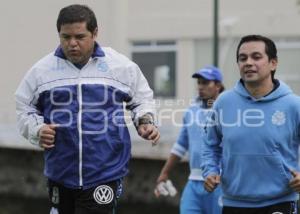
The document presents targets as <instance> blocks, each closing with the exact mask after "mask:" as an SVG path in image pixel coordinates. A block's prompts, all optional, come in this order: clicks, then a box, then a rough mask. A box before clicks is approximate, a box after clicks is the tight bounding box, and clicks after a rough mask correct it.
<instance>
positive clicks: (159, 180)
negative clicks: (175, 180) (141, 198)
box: [154, 173, 169, 198]
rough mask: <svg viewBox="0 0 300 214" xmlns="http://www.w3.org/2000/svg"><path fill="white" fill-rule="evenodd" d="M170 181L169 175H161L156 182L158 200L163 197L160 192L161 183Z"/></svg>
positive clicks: (155, 190)
mask: <svg viewBox="0 0 300 214" xmlns="http://www.w3.org/2000/svg"><path fill="white" fill-rule="evenodd" d="M168 179H169V176H168V174H166V173H161V174H160V175H159V176H158V178H157V180H156V187H155V189H154V195H155V196H156V197H157V198H158V197H159V196H160V195H161V191H159V184H160V183H161V182H166V181H167V180H168Z"/></svg>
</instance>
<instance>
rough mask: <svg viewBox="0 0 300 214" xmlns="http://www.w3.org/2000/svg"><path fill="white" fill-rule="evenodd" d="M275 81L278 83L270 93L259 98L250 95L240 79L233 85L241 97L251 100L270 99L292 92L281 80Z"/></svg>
mask: <svg viewBox="0 0 300 214" xmlns="http://www.w3.org/2000/svg"><path fill="white" fill-rule="evenodd" d="M275 81H276V83H277V84H278V87H277V88H276V89H275V90H273V91H272V92H271V93H269V94H268V95H266V96H263V97H261V98H258V99H256V98H254V97H252V96H251V95H250V94H249V92H248V91H247V89H246V88H245V86H244V84H243V82H242V80H240V81H238V82H237V83H236V85H235V87H234V91H235V92H236V93H238V94H239V95H241V96H242V97H245V98H246V99H251V100H253V101H260V102H261V101H271V100H276V99H278V98H280V97H283V96H286V95H288V94H291V93H293V92H292V90H291V89H290V87H289V86H288V85H287V84H285V83H284V82H282V81H279V80H275Z"/></svg>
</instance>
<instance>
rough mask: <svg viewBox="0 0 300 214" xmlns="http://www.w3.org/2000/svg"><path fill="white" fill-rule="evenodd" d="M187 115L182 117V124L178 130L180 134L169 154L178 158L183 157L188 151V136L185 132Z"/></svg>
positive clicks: (186, 131)
mask: <svg viewBox="0 0 300 214" xmlns="http://www.w3.org/2000/svg"><path fill="white" fill-rule="evenodd" d="M187 120H188V118H187V114H185V115H184V117H183V124H182V128H181V130H180V134H179V136H178V138H177V141H176V143H175V144H174V145H173V147H172V150H171V153H172V154H175V155H177V156H178V157H181V158H182V157H183V156H184V155H185V154H186V152H187V151H188V149H189V136H188V130H187V126H186V125H187V122H188V121H187Z"/></svg>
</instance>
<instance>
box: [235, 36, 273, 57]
mask: <svg viewBox="0 0 300 214" xmlns="http://www.w3.org/2000/svg"><path fill="white" fill-rule="evenodd" d="M253 41H254V42H257V41H261V42H264V43H265V48H266V49H265V51H266V54H267V55H268V57H269V60H271V59H276V60H277V49H276V45H275V43H274V42H273V41H272V40H271V39H269V38H267V37H265V36H261V35H247V36H244V37H242V38H241V40H240V43H239V44H238V46H237V49H236V61H238V58H239V51H240V47H241V46H242V44H244V43H246V42H253Z"/></svg>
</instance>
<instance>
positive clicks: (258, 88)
mask: <svg viewBox="0 0 300 214" xmlns="http://www.w3.org/2000/svg"><path fill="white" fill-rule="evenodd" d="M245 88H246V89H247V91H248V92H249V93H250V94H251V96H252V97H255V98H256V99H259V98H261V97H263V96H265V95H267V94H269V93H270V92H271V91H272V90H273V89H274V83H273V81H265V82H264V83H245Z"/></svg>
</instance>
